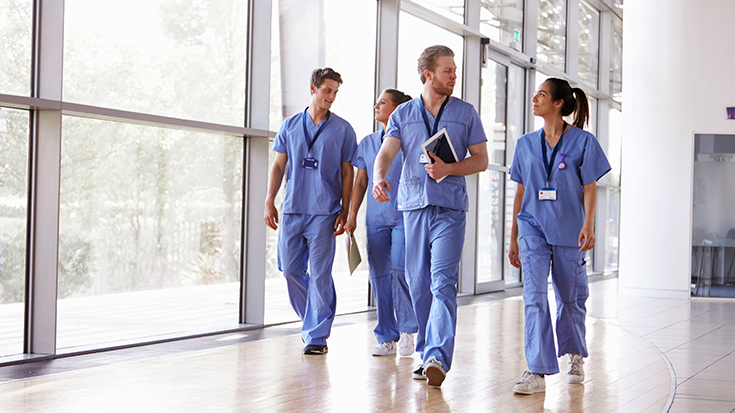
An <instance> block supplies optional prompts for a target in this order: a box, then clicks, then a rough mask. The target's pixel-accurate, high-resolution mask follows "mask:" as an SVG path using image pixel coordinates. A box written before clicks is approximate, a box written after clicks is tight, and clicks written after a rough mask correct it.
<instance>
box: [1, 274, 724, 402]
mask: <svg viewBox="0 0 735 413" xmlns="http://www.w3.org/2000/svg"><path fill="white" fill-rule="evenodd" d="M590 290H591V297H590V300H589V301H588V310H589V317H588V320H587V331H588V335H587V339H588V345H589V350H590V357H589V358H588V359H586V364H585V365H584V367H585V372H586V380H585V382H584V383H583V384H578V385H571V384H567V383H566V381H565V380H564V376H563V374H562V375H555V376H547V390H546V393H540V394H535V395H531V396H520V395H515V394H513V392H512V391H511V388H512V387H513V384H514V383H515V382H516V381H517V380H518V378H519V377H520V375H521V373H522V372H523V371H524V370H525V368H526V365H525V360H524V357H523V317H522V314H523V302H522V299H521V297H520V296H517V294H516V295H515V296H514V295H513V294H508V293H505V294H504V295H500V296H498V295H492V294H489V295H484V296H479V297H471V298H468V299H462V300H461V301H462V302H464V305H462V306H461V307H460V308H459V311H458V319H459V323H458V326H457V345H456V350H455V358H454V365H453V366H452V370H451V371H450V372H449V374H448V375H447V379H446V381H445V382H444V384H443V385H442V387H441V389H433V388H428V387H427V386H426V385H425V382H422V381H415V380H413V379H412V378H411V372H412V370H413V369H415V367H416V365H417V364H418V362H419V361H418V357H417V356H415V355H414V357H412V358H399V357H372V356H371V355H370V350H371V349H372V347H373V346H374V345H375V341H374V338H373V335H372V328H373V327H374V325H375V316H374V313H367V314H356V315H350V316H344V317H338V319H337V321H336V322H335V326H334V328H333V330H332V336H331V337H330V339H329V354H327V355H326V356H304V355H302V354H301V350H302V348H303V344H302V342H301V339H300V337H299V334H298V329H299V326H298V324H288V325H282V326H278V327H269V328H266V329H260V330H254V331H250V332H243V333H235V334H229V335H221V336H211V337H206V338H200V339H197V340H191V341H189V340H186V341H185V342H177V343H167V344H160V345H154V346H146V347H141V348H138V349H128V350H121V351H113V352H106V353H98V354H90V355H86V356H78V357H69V358H62V359H57V360H53V361H46V362H37V363H31V364H23V365H16V366H8V367H3V368H0V411H2V412H131V411H132V412H251V411H252V412H261V411H262V412H349V413H357V412H384V411H388V412H393V411H394V412H410V411H426V412H475V411H477V412H488V411H491V412H519V411H521V412H537V411H538V412H541V411H544V412H665V411H672V412H698V411H702V412H708V413H715V412H720V411H721V412H732V411H734V410H733V409H735V394H734V393H735V392H734V391H733V390H735V300H718V299H713V300H663V299H645V298H635V297H618V296H617V280H616V279H605V280H602V281H598V282H594V283H592V284H591V285H590ZM498 297H501V298H502V297H505V298H502V299H500V298H498ZM565 364H566V363H565V361H564V360H563V359H560V369H561V370H562V371H565V368H566V365H565ZM669 409H670V410H669Z"/></svg>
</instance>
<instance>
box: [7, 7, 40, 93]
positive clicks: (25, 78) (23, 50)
mask: <svg viewBox="0 0 735 413" xmlns="http://www.w3.org/2000/svg"><path fill="white" fill-rule="evenodd" d="M0 10H2V12H0V39H2V40H0V67H2V69H0V93H3V94H9V95H25V96H29V95H30V94H31V39H32V36H33V35H32V29H33V2H32V1H29V0H0Z"/></svg>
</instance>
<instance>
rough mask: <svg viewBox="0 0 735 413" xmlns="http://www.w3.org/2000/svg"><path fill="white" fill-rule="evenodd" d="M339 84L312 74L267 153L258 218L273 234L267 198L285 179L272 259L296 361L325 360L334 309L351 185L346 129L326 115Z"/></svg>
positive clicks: (350, 138) (352, 142)
mask: <svg viewBox="0 0 735 413" xmlns="http://www.w3.org/2000/svg"><path fill="white" fill-rule="evenodd" d="M340 84H342V77H341V76H340V75H339V73H337V72H335V71H334V70H332V69H331V68H323V69H315V70H314V71H313V72H312V74H311V85H310V90H311V103H310V104H309V107H307V108H306V109H305V110H304V111H303V112H299V113H297V114H295V115H293V116H291V117H290V118H288V119H286V121H284V122H283V124H282V125H281V129H280V130H279V131H278V134H277V135H276V138H275V140H274V141H273V146H272V148H271V149H273V151H275V152H276V155H275V159H274V161H273V167H272V169H271V175H270V181H269V183H268V195H267V196H266V200H265V217H264V218H265V223H266V225H268V226H269V227H271V228H273V229H274V230H275V229H279V225H278V224H279V222H278V210H277V209H276V206H275V198H276V194H277V193H278V190H279V188H280V186H281V182H282V181H283V176H284V175H286V193H285V196H284V200H283V204H282V205H281V213H282V215H281V222H280V231H279V233H278V258H279V265H280V268H281V270H282V271H283V275H284V276H285V277H286V283H287V287H288V295H289V299H290V301H291V306H292V307H293V309H294V311H296V314H298V316H299V318H300V319H301V321H302V322H303V324H302V327H301V338H302V339H303V341H304V343H306V347H304V354H326V353H327V350H328V349H327V338H328V337H329V334H330V332H331V329H332V323H333V321H334V316H335V311H336V308H337V297H336V293H335V289H334V280H333V279H332V264H333V263H334V249H335V237H336V236H337V235H340V234H342V233H343V232H344V228H343V226H344V223H345V222H346V220H347V214H348V210H349V205H350V193H351V192H352V181H353V178H354V170H353V168H352V164H351V163H350V162H351V161H352V157H353V155H354V152H355V147H356V146H357V139H356V136H355V131H354V130H353V129H352V126H350V124H349V123H348V122H347V121H346V120H344V119H342V118H340V117H339V116H337V115H335V114H334V113H331V112H330V110H329V109H330V108H331V107H332V103H334V100H335V99H336V97H337V91H338V90H339V86H340ZM307 260H308V263H309V269H310V272H311V274H309V272H307V270H306V262H307Z"/></svg>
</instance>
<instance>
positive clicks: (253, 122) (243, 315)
mask: <svg viewBox="0 0 735 413" xmlns="http://www.w3.org/2000/svg"><path fill="white" fill-rule="evenodd" d="M271 11H272V2H271V1H263V0H257V1H256V0H250V3H249V13H248V69H247V70H248V72H247V87H246V92H245V93H246V102H248V104H247V107H246V113H245V119H246V125H245V126H246V127H247V128H257V129H262V130H267V129H268V126H269V116H270V113H269V112H270V106H269V105H268V104H267V102H270V69H271V67H270V62H271V42H270V38H271ZM256 39H257V41H256ZM264 39H268V41H265V40H264ZM244 139H245V141H244V145H245V154H244V159H243V163H244V164H243V167H244V171H245V176H244V179H243V191H242V193H243V202H242V205H243V211H242V214H243V215H242V231H241V237H242V241H241V245H242V246H241V251H240V272H241V274H240V318H239V322H240V323H242V324H258V325H262V324H264V323H265V271H266V227H265V222H264V221H263V214H264V208H265V207H264V205H263V199H265V196H266V191H267V185H268V180H267V179H262V178H263V177H264V176H266V177H267V176H268V143H269V142H268V139H252V138H251V137H250V136H248V135H245V137H244Z"/></svg>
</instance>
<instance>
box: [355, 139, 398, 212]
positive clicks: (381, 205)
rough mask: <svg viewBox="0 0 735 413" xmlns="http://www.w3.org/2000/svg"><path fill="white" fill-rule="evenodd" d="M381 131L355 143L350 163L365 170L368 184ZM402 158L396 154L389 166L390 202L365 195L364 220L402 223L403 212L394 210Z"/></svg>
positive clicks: (378, 146)
mask: <svg viewBox="0 0 735 413" xmlns="http://www.w3.org/2000/svg"><path fill="white" fill-rule="evenodd" d="M382 136H383V131H382V130H379V131H377V132H373V133H371V134H370V135H368V136H366V137H364V138H363V139H362V140H361V141H360V144H359V145H357V150H356V151H355V156H354V158H353V159H352V165H353V166H354V167H355V168H357V169H363V170H365V171H366V172H367V176H368V186H371V185H370V183H371V182H373V167H374V166H375V157H376V156H377V155H378V151H380V145H382V143H383V141H382V139H381V137H382ZM402 167H403V160H402V157H401V156H396V158H395V159H394V160H393V165H391V167H390V172H389V173H388V179H386V180H387V181H388V182H389V183H390V187H391V189H392V191H393V192H388V196H390V197H391V202H379V201H377V200H376V199H375V197H373V196H372V195H371V194H368V196H367V205H366V206H365V207H366V208H365V222H366V224H367V225H368V226H371V225H389V226H393V225H400V224H403V213H402V212H400V211H398V210H396V202H395V201H396V194H397V193H398V186H399V181H400V179H401V170H402Z"/></svg>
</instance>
